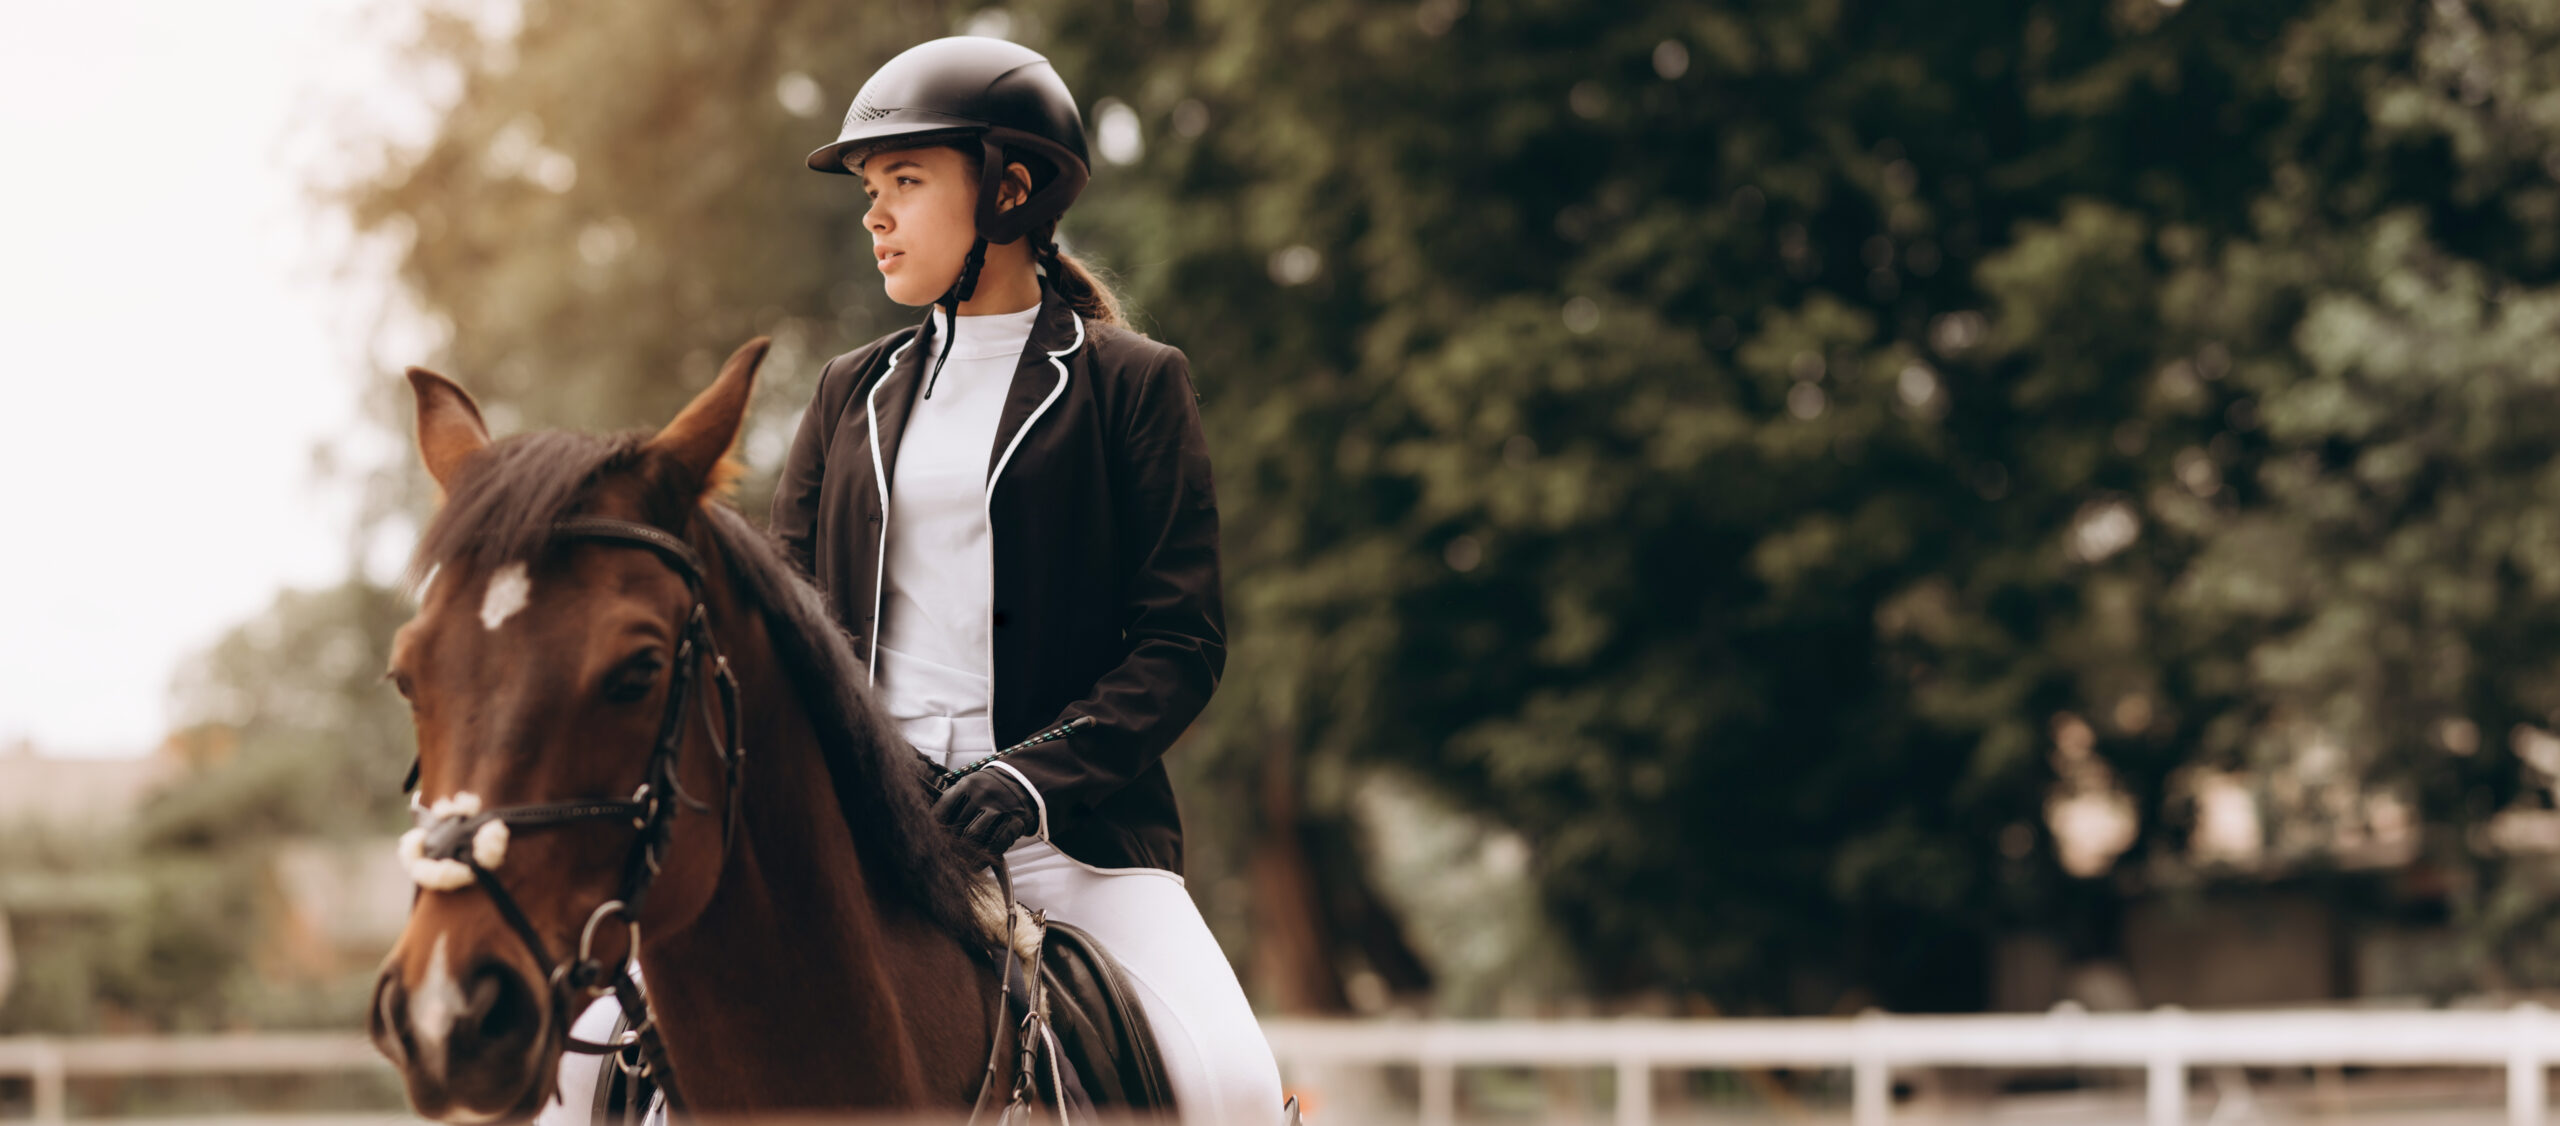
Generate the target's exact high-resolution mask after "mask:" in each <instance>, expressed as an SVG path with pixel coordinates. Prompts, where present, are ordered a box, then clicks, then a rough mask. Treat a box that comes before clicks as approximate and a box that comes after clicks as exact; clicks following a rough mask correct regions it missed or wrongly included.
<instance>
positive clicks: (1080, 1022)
mask: <svg viewBox="0 0 2560 1126" xmlns="http://www.w3.org/2000/svg"><path fill="white" fill-rule="evenodd" d="M1040 976H1041V978H1042V987H1043V989H1044V990H1045V992H1046V993H1047V994H1048V998H1047V999H1048V1003H1049V1027H1050V1030H1051V1031H1053V1032H1055V1033H1056V1034H1057V1037H1058V1049H1059V1051H1060V1052H1062V1053H1064V1054H1065V1056H1066V1063H1067V1065H1068V1066H1069V1067H1071V1068H1073V1069H1075V1072H1076V1075H1077V1076H1078V1077H1080V1078H1081V1079H1083V1081H1084V1090H1085V1094H1086V1095H1087V1096H1089V1097H1090V1098H1092V1100H1093V1103H1094V1105H1095V1106H1096V1107H1098V1108H1100V1109H1103V1110H1105V1111H1117V1112H1121V1113H1127V1112H1130V1111H1152V1112H1161V1113H1162V1114H1163V1115H1164V1116H1165V1117H1167V1118H1170V1117H1172V1116H1173V1111H1174V1105H1173V1084H1172V1082H1171V1081H1170V1080H1168V1079H1167V1078H1166V1077H1165V1070H1164V1058H1163V1057H1162V1056H1160V1055H1158V1054H1157V1052H1156V1038H1155V1033H1154V1031H1153V1030H1152V1029H1150V1028H1148V1027H1147V1014H1146V1011H1145V1010H1144V1009H1143V1008H1141V1007H1140V1006H1139V1004H1138V998H1137V996H1136V995H1135V994H1133V993H1131V992H1130V991H1129V983H1128V977H1127V975H1126V973H1125V972H1124V971H1123V970H1121V968H1120V963H1118V962H1116V961H1113V960H1112V958H1111V955H1110V953H1109V952H1107V951H1105V950H1103V948H1102V944H1101V943H1099V942H1095V941H1094V940H1093V936H1092V935H1089V934H1086V933H1085V932H1083V931H1081V930H1078V929H1076V928H1074V927H1071V926H1068V925H1067V924H1065V923H1061V922H1057V921H1055V920H1052V921H1050V923H1049V925H1048V935H1047V940H1046V941H1044V942H1043V943H1041V946H1040ZM1044 1084H1045V1080H1044Z"/></svg>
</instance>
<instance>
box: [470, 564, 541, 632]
mask: <svg viewBox="0 0 2560 1126" xmlns="http://www.w3.org/2000/svg"><path fill="white" fill-rule="evenodd" d="M532 600H533V580H532V579H531V578H528V577H527V576H526V575H525V573H524V564H522V563H509V564H507V565H506V566H504V567H500V568H498V573H497V574H494V575H491V576H489V593H488V596H487V597H484V598H482V599H481V600H480V625H481V626H482V627H483V628H486V629H492V630H494V629H496V628H498V627H499V626H501V625H505V624H506V621H507V619H509V618H512V617H514V616H515V614H516V611H518V610H522V609H524V604H525V603H527V602H530V601H532Z"/></svg>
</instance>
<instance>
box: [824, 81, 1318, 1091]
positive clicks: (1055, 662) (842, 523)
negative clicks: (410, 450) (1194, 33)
mask: <svg viewBox="0 0 2560 1126" xmlns="http://www.w3.org/2000/svg"><path fill="white" fill-rule="evenodd" d="M809 167H811V168H813V169H816V170H818V171H820V172H832V173H841V174H850V175H853V176H856V177H859V179H860V182H861V185H862V190H863V193H864V194H865V195H866V196H867V197H869V200H870V204H869V209H868V210H867V211H866V212H865V213H864V214H863V217H862V222H863V227H864V229H865V230H867V231H868V232H870V235H871V243H872V250H873V254H874V257H875V259H876V260H877V264H878V269H879V270H880V274H881V283H882V284H883V285H884V286H885V287H886V288H887V290H888V294H889V297H890V299H891V300H894V301H896V302H898V303H900V304H903V305H910V306H914V305H929V306H931V309H930V310H929V311H928V312H927V314H926V317H925V323H924V324H923V325H921V326H918V327H916V328H910V329H901V330H899V331H897V332H894V333H891V334H889V335H887V336H884V337H881V338H880V339H878V340H874V341H872V342H871V343H869V344H866V345H864V346H862V347H860V348H857V349H855V350H853V351H851V352H848V353H845V354H844V355H841V356H838V357H836V358H835V359H834V360H831V361H829V362H828V363H827V365H826V368H825V370H824V372H823V373H822V374H821V375H820V377H819V385H818V391H817V394H816V397H815V399H814V401H813V402H812V403H811V404H810V406H809V409H808V413H807V414H806V415H805V416H804V417H803V419H802V421H801V425H800V430H799V434H798V436H797V438H796V439H795V440H794V441H793V443H792V447H791V455H790V459H789V461H788V463H787V464H786V466H785V468H784V471H783V475H782V480H781V483H780V485H779V487H778V489H777V491H776V493H775V496H774V502H773V527H774V530H775V531H776V532H777V533H778V534H779V535H780V536H781V537H782V540H783V542H784V543H785V544H786V545H788V547H789V548H790V550H791V552H792V553H793V555H794V556H795V557H796V558H797V559H798V561H799V562H800V564H801V565H802V566H803V567H805V568H807V569H808V571H809V573H810V574H811V575H812V576H814V577H815V578H816V579H817V581H818V584H819V586H820V587H822V588H823V589H824V590H825V591H826V592H827V594H828V596H829V598H830V600H831V601H832V603H833V605H834V606H835V607H836V612H837V614H838V616H839V618H840V619H841V620H842V622H843V624H844V626H845V628H846V629H847V630H848V631H849V632H850V633H851V634H852V635H853V638H854V643H855V650H856V652H858V653H860V654H862V656H863V657H864V659H865V660H867V661H868V662H869V663H870V669H871V677H872V687H873V690H874V692H875V694H876V696H877V698H878V700H879V701H880V703H881V704H882V705H883V706H884V707H886V708H887V709H888V711H889V714H890V715H891V717H892V718H893V719H894V720H895V721H896V722H897V724H898V726H899V728H900V729H901V730H902V732H903V733H904V734H905V736H906V738H907V739H908V741H910V742H912V743H913V744H914V745H915V747H916V749H917V750H918V751H920V752H922V753H923V754H924V755H925V756H926V757H927V758H929V759H931V760H933V761H934V762H937V763H940V764H942V765H943V766H945V767H948V768H959V767H964V766H968V765H970V764H972V763H975V762H978V761H979V760H982V759H985V758H987V757H988V756H989V755H990V754H991V753H992V752H994V751H995V750H996V749H997V748H999V747H1006V746H1011V745H1013V744H1015V743H1017V742H1020V741H1022V740H1024V739H1026V738H1029V737H1031V736H1032V735H1034V734H1037V733H1041V732H1046V731H1050V730H1051V729H1054V728H1057V727H1060V726H1062V725H1064V724H1067V723H1069V722H1070V721H1074V720H1079V719H1081V720H1085V721H1087V722H1088V725H1087V726H1085V727H1083V728H1081V729H1080V730H1078V731H1076V733H1075V734H1073V735H1071V736H1068V737H1066V738H1061V739H1056V740H1053V741H1050V742H1045V743H1041V744H1039V745H1036V746H1033V747H1030V748H1028V749H1025V750H1022V751H1020V752H1019V753H1017V754H1014V755H1011V756H1009V757H1006V758H1004V759H1001V760H998V761H997V762H995V763H993V764H991V765H990V766H989V767H988V768H985V769H980V770H978V771H976V772H974V773H971V774H969V775H968V776H966V777H965V778H962V779H961V780H960V781H958V782H957V783H955V784H953V785H952V786H951V788H950V789H949V790H948V791H946V792H945V793H944V794H943V795H942V796H941V798H940V799H939V801H938V802H937V804H936V805H935V807H934V811H935V814H936V816H937V817H938V818H939V819H940V820H942V821H943V823H944V824H946V825H949V826H950V827H951V828H952V829H953V830H954V831H956V832H958V833H960V834H961V835H962V836H963V837H965V838H967V839H968V840H970V841H971V842H973V843H974V844H976V845H977V846H979V847H981V848H985V849H987V850H988V851H989V853H990V854H996V853H1001V854H1002V855H1003V856H1004V857H1005V860H1006V863H1007V866H1008V867H1009V869H1010V870H1011V873H1012V877H1013V886H1014V891H1015V893H1016V895H1017V896H1019V897H1020V899H1021V900H1022V901H1023V902H1024V903H1026V904H1029V905H1031V906H1033V907H1037V908H1041V909H1044V910H1046V911H1047V912H1048V914H1049V917H1051V918H1053V919H1058V920H1062V921H1065V922H1068V923H1071V924H1074V925H1075V926H1078V927H1081V928H1083V929H1085V930H1086V931H1088V932H1090V933H1092V934H1093V935H1094V936H1095V937H1096V938H1097V939H1099V940H1100V941H1101V942H1102V944H1103V945H1104V946H1105V947H1106V948H1108V949H1109V950H1110V951H1111V953H1112V955H1113V956H1114V957H1115V958H1117V959H1118V960H1119V961H1120V963H1121V964H1122V965H1123V966H1124V967H1125V968H1126V969H1127V971H1128V974H1129V976H1130V977H1132V978H1133V979H1135V980H1134V982H1133V984H1134V986H1135V989H1136V992H1137V994H1138V996H1139V999H1140V1001H1141V1004H1142V1006H1143V1008H1144V1009H1145V1011H1146V1015H1147V1018H1148V1020H1149V1022H1150V1023H1151V1024H1152V1025H1153V1029H1154V1032H1155V1036H1156V1039H1157V1041H1158V1042H1159V1046H1160V1049H1161V1052H1162V1055H1163V1057H1164V1061H1165V1065H1166V1070H1167V1072H1168V1073H1169V1077H1170V1079H1171V1081H1172V1085H1173V1092H1174V1097H1175V1101H1176V1103H1177V1104H1178V1105H1179V1107H1180V1108H1181V1110H1182V1112H1183V1116H1184V1117H1185V1118H1186V1119H1189V1120H1192V1121H1199V1122H1217V1123H1250V1122H1273V1121H1277V1120H1278V1119H1279V1117H1280V1111H1281V1095H1280V1083H1279V1073H1278V1069H1277V1068H1276V1066H1275V1065H1274V1064H1273V1061H1272V1056H1271V1050H1270V1046H1269V1045H1268V1044H1267V1043H1266V1042H1265V1041H1264V1040H1263V1037H1262V1032H1261V1029H1260V1026H1259V1025H1258V1024H1256V1023H1255V1021H1254V1016H1253V1010H1252V1008H1251V1007H1250V1006H1249V1005H1248V1004H1247V1002H1246V1000H1245V996H1244V991H1243V989H1242V988H1241V987H1240V986H1239V985H1238V984H1237V981H1236V978H1235V973H1234V971H1233V970H1232V969H1231V968H1230V967H1229V965H1228V963H1227V959H1226V956H1225V954H1224V953H1222V952H1221V951H1220V950H1219V948H1218V943H1217V940H1216V939H1215V938H1214V937H1212V936H1211V934H1210V933H1209V928H1208V926H1207V925H1206V924H1205V923H1204V922H1203V921H1202V920H1201V917H1200V912H1199V909H1198V908H1197V907H1196V906H1194V905H1193V903H1192V901H1191V897H1190V895H1189V893H1188V892H1187V891H1185V889H1184V887H1183V883H1182V875H1181V872H1182V825H1181V821H1180V818H1179V817H1178V815H1177V814H1176V812H1175V807H1174V800H1173V789H1172V786H1171V785H1170V784H1169V783H1168V781H1167V779H1166V775H1165V770H1164V767H1163V765H1162V764H1161V763H1160V762H1159V761H1158V760H1159V759H1160V758H1161V756H1162V755H1163V754H1164V752H1165V749H1166V747H1168V746H1169V745H1171V744H1172V743H1173V741H1174V739H1175V737H1176V736H1179V735H1180V734H1181V733H1182V731H1183V729H1184V728H1185V727H1187V726H1189V725H1190V723H1191V721H1192V718H1193V717H1195V716H1197V715H1198V714H1199V713H1200V710H1201V707H1202V706H1203V705H1205V704H1206V703H1208V700H1209V695H1210V693H1211V692H1212V691H1213V690H1214V689H1215V688H1216V687H1217V682H1218V676H1219V673H1220V671H1221V670H1222V668H1223V667H1224V665H1225V662H1226V642H1225V623H1224V612H1223V610H1222V609H1221V605H1220V595H1219V582H1218V514H1217V505H1216V499H1215V497H1214V496H1213V494H1212V490H1211V487H1210V477H1209V455H1208V450H1207V448H1206V445H1205V443H1204V442H1203V439H1202V437H1201V430H1200V416H1199V411H1198V406H1197V395H1196V393H1195V392H1194V391H1193V388H1192V384H1191V375H1190V367H1189V363H1188V361H1187V360H1186V359H1185V358H1184V357H1183V354H1182V352H1181V351H1180V350H1179V349H1176V348H1173V347H1171V346H1169V345H1165V344H1160V343H1158V342H1156V341H1153V340H1150V339H1148V338H1146V337H1145V336H1142V335H1140V334H1138V333H1136V332H1134V331H1131V330H1130V329H1128V328H1127V327H1125V326H1124V325H1123V324H1122V323H1121V320H1120V315H1119V307H1118V302H1117V301H1116V299H1115V298H1114V297H1113V295H1112V294H1111V292H1110V290H1109V289H1108V288H1106V287H1105V286H1104V285H1103V283H1101V282H1100V281H1099V280H1097V279H1096V278H1095V277H1094V276H1093V275H1092V274H1091V273H1090V272H1088V271H1087V270H1086V269H1085V268H1084V266H1082V265H1081V264H1079V263H1078V262H1077V261H1076V260H1075V259H1074V258H1073V257H1071V256H1069V255H1067V254H1065V253H1064V252H1062V251H1061V250H1060V249H1059V248H1058V244H1057V241H1056V238H1055V230H1056V226H1057V221H1058V218H1059V216H1060V215H1062V214H1064V213H1065V211H1066V210H1067V207H1068V205H1069V204H1071V203H1073V202H1074V201H1075V198H1076V195H1077V193H1078V192H1080V191H1081V190H1082V189H1083V187H1084V185H1085V181H1086V179H1087V178H1088V176H1089V175H1090V165H1089V163H1088V161H1087V159H1086V155H1085V135H1084V125H1083V121H1082V119H1081V117H1080V115H1079V114H1078V113H1077V111H1076V104H1075V100H1074V98H1073V97H1072V96H1071V95H1070V94H1069V93H1068V91H1067V87H1066V84H1065V82H1063V81H1062V80H1060V78H1059V77H1058V75H1057V72H1056V71H1055V70H1053V69H1051V67H1050V66H1049V63H1048V61H1047V60H1046V59H1044V58H1042V57H1041V56H1040V55H1039V54H1037V53H1035V52H1033V51H1031V50H1029V49H1027V48H1024V47H1021V46H1018V45H1016V44H1013V43H1008V42H1005V41H1003V40H998V39H985V38H977V37H968V36H962V37H955V38H949V39H938V40H934V41H932V42H929V43H925V44H921V45H919V46H916V47H914V48H911V49H909V50H907V51H906V52H904V53H902V54H900V55H898V56H897V57H896V58H894V59H891V60H890V61H889V63H888V64H887V65H885V66H883V67H882V68H881V69H880V71H879V73H877V74H875V75H873V76H872V78H871V80H870V81H868V82H866V83H864V84H863V87H862V90H861V92H860V93H859V94H857V95H856V96H855V98H854V101H853V106H852V108H851V110H850V111H848V112H847V113H846V115H845V120H844V127H843V129H842V131H841V134H840V136H838V138H837V139H836V140H835V142H834V143H832V144H829V145H826V146H824V147H822V148H820V149H818V150H817V151H816V152H813V153H811V154H810V155H809Z"/></svg>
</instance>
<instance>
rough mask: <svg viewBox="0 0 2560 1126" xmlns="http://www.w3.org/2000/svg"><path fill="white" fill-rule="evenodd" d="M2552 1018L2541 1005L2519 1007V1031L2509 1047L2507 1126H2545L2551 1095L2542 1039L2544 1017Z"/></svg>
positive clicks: (2531, 1004)
mask: <svg viewBox="0 0 2560 1126" xmlns="http://www.w3.org/2000/svg"><path fill="white" fill-rule="evenodd" d="M2547 1015H2549V1014H2548V1013H2547V1012H2546V1011H2545V1010H2544V1009H2543V1007H2542V1006H2541V1005H2538V1004H2535V1003H2534V1002H2531V1001H2525V1002H2522V1003H2519V1004H2518V1005H2517V1006H2516V1007H2515V1009H2514V1010H2513V1019H2514V1021H2515V1031H2514V1032H2513V1033H2512V1034H2511V1035H2512V1037H2513V1039H2511V1040H2510V1041H2509V1042H2508V1046H2507V1126H2542V1115H2543V1106H2544V1104H2545V1103H2546V1102H2547V1101H2548V1095H2547V1093H2546V1092H2545V1091H2544V1089H2543V1071H2542V1069H2543V1066H2544V1064H2545V1063H2546V1062H2547V1061H2545V1060H2544V1059H2543V1057H2542V1035H2543V1025H2544V1019H2543V1018H2544V1017H2546V1016H2547Z"/></svg>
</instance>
